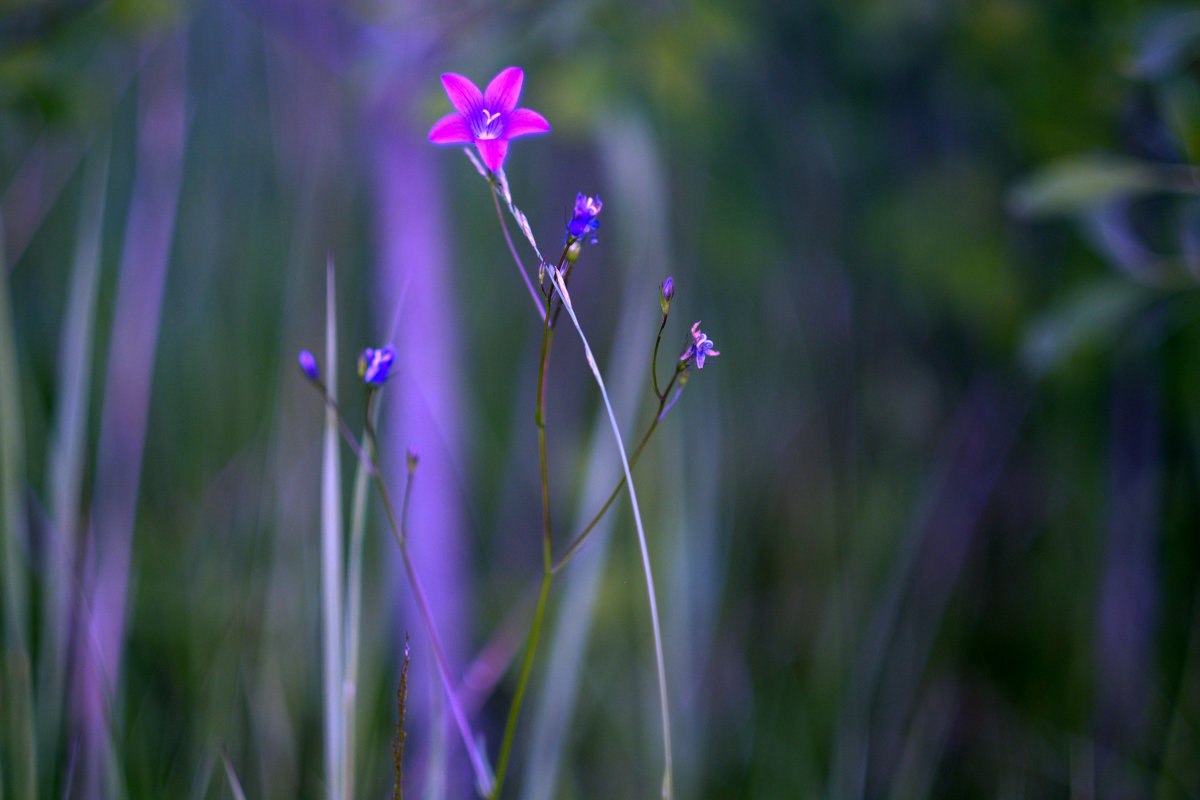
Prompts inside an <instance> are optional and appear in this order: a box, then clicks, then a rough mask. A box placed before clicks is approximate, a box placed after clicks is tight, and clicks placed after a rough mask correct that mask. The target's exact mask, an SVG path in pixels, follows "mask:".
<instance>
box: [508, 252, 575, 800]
mask: <svg viewBox="0 0 1200 800" xmlns="http://www.w3.org/2000/svg"><path fill="white" fill-rule="evenodd" d="M559 263H561V262H559ZM550 326H551V317H550V316H547V317H546V318H545V319H543V320H542V355H541V358H540V360H539V361H538V385H537V404H536V407H535V409H534V417H533V418H534V422H535V423H536V425H537V429H538V461H539V462H540V464H541V471H542V586H541V589H540V590H539V591H538V602H537V610H536V611H534V614H533V627H532V628H531V629H530V631H529V642H528V644H527V645H526V647H525V658H524V660H523V662H522V664H521V675H520V677H519V678H518V679H517V690H516V692H514V693H513V699H512V704H511V705H510V706H509V708H508V720H507V721H506V722H505V723H504V738H503V740H502V742H501V745H500V756H499V758H498V760H497V761H496V786H495V789H494V790H493V793H492V798H493V800H495V798H497V797H499V796H500V789H501V787H502V786H503V785H504V775H505V773H506V772H507V771H508V759H509V756H510V755H512V743H513V737H514V735H515V734H516V730H517V719H518V717H519V716H520V714H521V704H522V703H523V702H524V700H525V690H526V688H527V687H528V686H529V676H530V674H531V673H532V672H533V657H534V654H535V653H536V652H537V644H538V639H539V638H540V636H541V632H542V619H543V618H544V616H545V611H546V597H547V596H548V595H549V594H550V580H551V579H552V578H553V577H554V572H553V569H552V565H553V554H552V552H551V536H550V474H549V471H548V469H547V468H546V371H547V368H548V366H549V361H550V346H551V344H552V343H553V341H554V330H553V328H551V327H550Z"/></svg>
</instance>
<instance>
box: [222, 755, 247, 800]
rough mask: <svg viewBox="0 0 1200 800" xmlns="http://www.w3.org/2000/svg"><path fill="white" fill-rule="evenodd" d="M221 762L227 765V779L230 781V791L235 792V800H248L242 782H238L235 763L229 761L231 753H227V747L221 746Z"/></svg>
mask: <svg viewBox="0 0 1200 800" xmlns="http://www.w3.org/2000/svg"><path fill="white" fill-rule="evenodd" d="M221 761H223V762H224V764H225V777H226V778H228V779H229V791H231V792H233V797H234V800H246V793H245V792H244V791H243V790H242V782H241V781H239V780H238V776H237V773H236V772H234V769H233V763H232V762H231V761H230V760H229V753H227V752H226V751H225V745H221Z"/></svg>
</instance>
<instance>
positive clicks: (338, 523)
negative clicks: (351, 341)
mask: <svg viewBox="0 0 1200 800" xmlns="http://www.w3.org/2000/svg"><path fill="white" fill-rule="evenodd" d="M325 363H326V365H327V368H328V370H329V375H330V381H329V384H328V387H327V389H326V391H327V392H328V396H329V398H330V400H331V402H332V403H333V404H334V405H335V406H336V403H337V380H336V377H335V376H336V375H337V374H338V366H337V302H336V293H335V289H334V275H333V258H332V257H330V259H329V261H328V262H327V265H326V269H325ZM338 423H339V416H338V414H337V411H336V409H335V407H326V409H325V436H324V445H323V453H322V456H321V617H322V620H323V622H324V625H323V637H322V656H323V660H324V665H325V670H324V675H323V677H324V691H323V695H324V705H325V742H324V746H325V784H326V789H327V796H328V797H329V798H330V800H339V798H341V796H342V794H341V792H342V788H343V786H344V781H343V772H342V771H343V770H344V769H345V764H344V763H343V758H342V756H343V752H342V751H343V748H344V746H345V742H344V740H343V737H342V725H343V723H344V721H345V713H344V711H343V707H342V706H343V696H342V665H343V658H344V656H345V653H344V651H343V649H342V620H343V616H342V585H341V584H342V487H341V456H340V454H341V450H340V445H339V444H338V433H339V431H338Z"/></svg>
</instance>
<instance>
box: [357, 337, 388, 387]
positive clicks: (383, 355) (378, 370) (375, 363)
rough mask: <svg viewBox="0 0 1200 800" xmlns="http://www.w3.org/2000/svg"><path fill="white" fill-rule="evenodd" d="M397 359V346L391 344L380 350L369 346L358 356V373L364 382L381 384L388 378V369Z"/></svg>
mask: <svg viewBox="0 0 1200 800" xmlns="http://www.w3.org/2000/svg"><path fill="white" fill-rule="evenodd" d="M395 359H396V348H395V347H392V346H391V345H390V344H389V345H387V346H386V347H381V348H379V349H378V350H375V349H373V348H370V347H368V348H367V349H366V350H363V351H362V355H360V356H359V357H358V375H359V377H360V378H362V379H363V383H368V384H373V385H375V386H380V385H382V384H383V382H384V381H386V380H387V379H388V370H390V369H391V368H392V362H393V361H394V360H395Z"/></svg>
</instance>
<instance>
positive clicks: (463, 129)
mask: <svg viewBox="0 0 1200 800" xmlns="http://www.w3.org/2000/svg"><path fill="white" fill-rule="evenodd" d="M429 141H431V142H433V143H434V144H467V143H469V142H473V141H475V137H474V136H472V135H471V126H470V125H469V124H468V123H467V118H466V117H464V116H463V115H462V114H459V113H458V112H457V111H455V112H454V113H453V114H447V115H446V116H444V117H442V118H441V119H439V120H438V121H437V122H435V123H433V127H432V128H430V129H429Z"/></svg>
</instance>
